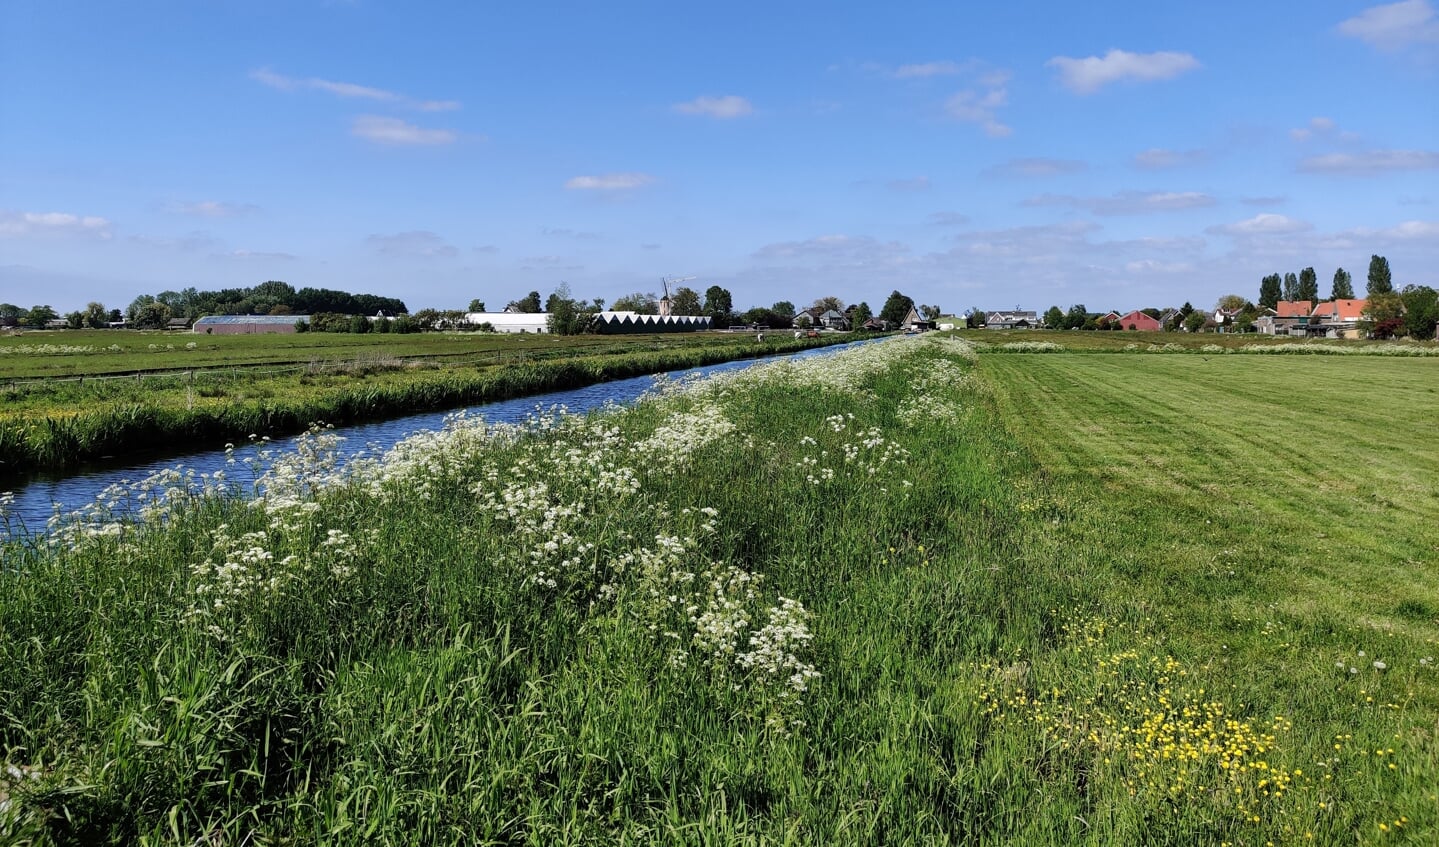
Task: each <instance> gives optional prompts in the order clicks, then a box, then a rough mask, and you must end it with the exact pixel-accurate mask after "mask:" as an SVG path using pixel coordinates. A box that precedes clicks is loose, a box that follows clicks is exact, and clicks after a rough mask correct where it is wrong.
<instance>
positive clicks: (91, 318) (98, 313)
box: [80, 301, 110, 329]
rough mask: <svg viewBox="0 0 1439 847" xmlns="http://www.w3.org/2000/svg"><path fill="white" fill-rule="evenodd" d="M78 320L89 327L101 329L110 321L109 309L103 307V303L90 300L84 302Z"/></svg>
mask: <svg viewBox="0 0 1439 847" xmlns="http://www.w3.org/2000/svg"><path fill="white" fill-rule="evenodd" d="M80 322H81V323H82V324H83V325H84V326H86V327H89V328H90V329H102V328H104V327H105V325H106V324H108V323H109V322H110V310H109V309H107V308H105V304H104V303H96V302H94V301H91V302H89V303H86V304H85V310H84V311H83V312H81V318H80Z"/></svg>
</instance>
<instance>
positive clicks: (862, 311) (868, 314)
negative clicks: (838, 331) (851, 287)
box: [849, 300, 874, 329]
mask: <svg viewBox="0 0 1439 847" xmlns="http://www.w3.org/2000/svg"><path fill="white" fill-rule="evenodd" d="M872 317H874V312H873V311H872V310H871V309H870V308H869V304H868V303H866V302H864V301H862V300H861V301H860V302H859V303H857V304H855V305H854V306H853V307H851V310H850V313H849V322H850V326H851V327H853V328H854V329H859V328H860V326H861V325H863V324H864V322H865V321H867V320H869V319H870V318H872Z"/></svg>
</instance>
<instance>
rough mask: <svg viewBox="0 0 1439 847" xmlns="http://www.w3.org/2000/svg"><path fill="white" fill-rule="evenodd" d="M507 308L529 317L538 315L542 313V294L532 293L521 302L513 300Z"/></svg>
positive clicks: (521, 299) (520, 300)
mask: <svg viewBox="0 0 1439 847" xmlns="http://www.w3.org/2000/svg"><path fill="white" fill-rule="evenodd" d="M505 308H507V309H509V308H513V309H514V310H515V311H517V312H524V313H525V314H529V315H538V314H539V313H540V292H538V291H531V292H530V293H529V294H526V295H525V296H524V297H521V298H520V299H519V300H511V301H510V302H509V305H507V306H506V307H505Z"/></svg>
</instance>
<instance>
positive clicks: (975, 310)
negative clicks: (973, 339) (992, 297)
mask: <svg viewBox="0 0 1439 847" xmlns="http://www.w3.org/2000/svg"><path fill="white" fill-rule="evenodd" d="M985 320H986V318H985V314H984V310H983V309H981V308H979V307H978V306H971V307H969V311H968V312H965V313H964V326H965V329H979V328H980V327H983V326H984V322H985Z"/></svg>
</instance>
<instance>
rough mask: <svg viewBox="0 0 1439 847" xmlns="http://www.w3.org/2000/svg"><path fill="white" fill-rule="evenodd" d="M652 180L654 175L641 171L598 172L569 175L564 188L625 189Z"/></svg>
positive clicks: (580, 189)
mask: <svg viewBox="0 0 1439 847" xmlns="http://www.w3.org/2000/svg"><path fill="white" fill-rule="evenodd" d="M654 181H655V178H654V177H652V176H650V175H649V174H642V173H614V174H599V175H598V176H577V177H571V178H570V179H568V180H566V181H565V188H569V189H572V190H577V191H625V190H627V189H631V188H640V187H641V186H645V185H649V184H650V183H652V182H654Z"/></svg>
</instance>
